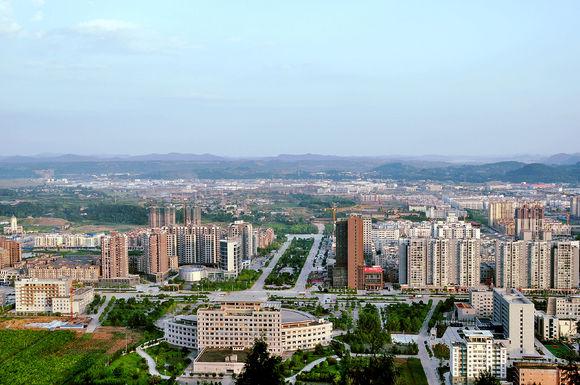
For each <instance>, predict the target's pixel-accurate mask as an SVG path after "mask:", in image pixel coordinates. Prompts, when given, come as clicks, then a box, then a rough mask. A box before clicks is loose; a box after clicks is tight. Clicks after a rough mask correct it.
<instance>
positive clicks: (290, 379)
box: [286, 356, 337, 384]
mask: <svg viewBox="0 0 580 385" xmlns="http://www.w3.org/2000/svg"><path fill="white" fill-rule="evenodd" d="M331 357H334V358H337V357H336V356H331ZM327 358H328V357H322V358H319V359H317V360H314V361H312V362H311V363H309V364H308V365H306V366H305V367H304V368H302V370H301V371H299V372H298V373H296V374H295V375H293V376H292V377H286V383H290V384H294V383H295V382H296V377H297V376H298V375H299V374H300V373H302V372H309V371H311V370H312V368H314V367H315V366H316V365H318V364H319V363H321V362H322V361H326V359H327Z"/></svg>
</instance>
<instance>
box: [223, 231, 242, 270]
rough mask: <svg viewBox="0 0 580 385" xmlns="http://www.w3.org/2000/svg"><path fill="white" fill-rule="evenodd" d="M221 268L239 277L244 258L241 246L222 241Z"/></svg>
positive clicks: (229, 241) (232, 242)
mask: <svg viewBox="0 0 580 385" xmlns="http://www.w3.org/2000/svg"><path fill="white" fill-rule="evenodd" d="M220 268H221V269H222V270H224V271H227V272H228V273H230V274H231V275H232V276H233V277H237V276H238V274H240V272H241V271H242V256H241V249H240V244H239V243H238V242H237V241H232V240H229V239H228V240H225V239H222V240H221V241H220Z"/></svg>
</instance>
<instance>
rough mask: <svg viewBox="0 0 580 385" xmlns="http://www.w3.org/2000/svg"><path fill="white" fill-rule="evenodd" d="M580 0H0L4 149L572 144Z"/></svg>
mask: <svg viewBox="0 0 580 385" xmlns="http://www.w3.org/2000/svg"><path fill="white" fill-rule="evenodd" d="M579 16H580V1H578V0H572V1H563V0H560V1H545V0H542V1H530V0H521V1H505V0H502V1H430V0H429V1H427V0H425V1H412V0H409V1H407V0H398V1H384V0H383V1H360V2H359V1H340V0H333V1H320V0H314V1H313V0H308V1H297V0H292V1H272V0H269V1H239V0H238V1H219V0H212V1H193V0H183V1H177V0H170V1H146V0H139V1H126V0H111V1H107V0H93V1H85V0H74V1H71V0H68V1H64V0H61V1H56V0H13V1H10V0H0V132H1V134H2V135H1V139H0V140H1V141H2V142H3V145H2V146H1V147H0V148H1V149H2V153H1V154H0V155H14V154H35V153H41V152H56V153H77V154H98V153H106V154H142V153H151V152H158V153H165V152H188V153H205V152H210V153H215V154H220V155H241V156H248V155H274V154H279V153H306V152H311V153H323V154H338V155H354V154H356V155H389V154H415V155H416V154H506V155H507V154H513V153H518V154H521V153H543V154H546V153H557V152H577V151H580V27H579V25H580V24H579V23H580V21H579Z"/></svg>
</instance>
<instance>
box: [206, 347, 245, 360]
mask: <svg viewBox="0 0 580 385" xmlns="http://www.w3.org/2000/svg"><path fill="white" fill-rule="evenodd" d="M249 354H250V351H249V350H248V349H244V350H233V349H205V350H204V351H203V352H202V353H201V355H200V356H199V357H197V358H196V359H195V361H196V362H228V361H226V358H228V357H231V356H234V355H235V356H236V358H237V361H235V362H240V363H244V362H246V359H247V358H248V355H249Z"/></svg>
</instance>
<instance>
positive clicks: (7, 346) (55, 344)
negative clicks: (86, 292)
mask: <svg viewBox="0 0 580 385" xmlns="http://www.w3.org/2000/svg"><path fill="white" fill-rule="evenodd" d="M132 337H135V338H136V336H129V338H128V339H127V340H123V335H122V333H115V332H109V333H106V332H102V333H95V334H94V335H93V334H85V335H81V334H77V333H75V332H73V331H68V330H62V331H60V330H59V331H44V330H0V384H2V385H3V384H11V385H18V384H28V385H36V384H39V385H40V384H63V383H67V382H69V381H71V380H72V379H73V378H74V377H75V376H76V375H77V374H79V373H82V372H84V371H86V370H88V369H89V368H91V367H92V366H93V365H94V364H95V363H97V362H98V361H99V360H100V359H102V358H104V357H105V355H108V354H112V353H114V352H115V351H117V350H119V349H120V348H121V347H123V346H125V344H127V343H129V342H130V341H131V342H132V340H133V338H132Z"/></svg>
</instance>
